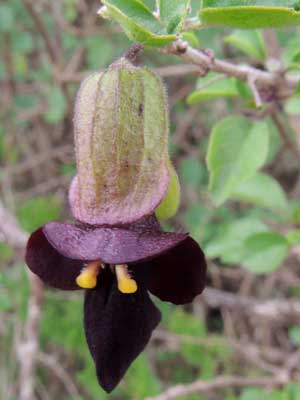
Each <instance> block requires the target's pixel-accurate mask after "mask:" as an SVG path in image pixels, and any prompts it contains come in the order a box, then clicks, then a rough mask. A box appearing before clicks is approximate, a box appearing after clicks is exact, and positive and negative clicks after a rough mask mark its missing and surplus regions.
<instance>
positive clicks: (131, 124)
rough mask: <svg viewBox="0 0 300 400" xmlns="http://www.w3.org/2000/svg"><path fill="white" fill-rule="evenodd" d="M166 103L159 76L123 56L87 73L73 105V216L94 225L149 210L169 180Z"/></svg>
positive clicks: (114, 222)
mask: <svg viewBox="0 0 300 400" xmlns="http://www.w3.org/2000/svg"><path fill="white" fill-rule="evenodd" d="M168 131H169V126H168V110H167V100H166V94H165V90H164V87H163V84H162V81H161V79H160V78H159V77H158V76H156V75H155V74H154V73H153V72H151V71H150V70H147V69H145V68H138V67H135V66H133V65H132V64H131V63H130V62H129V61H128V60H126V59H125V58H122V59H120V60H119V61H117V62H116V63H114V64H112V65H111V66H110V67H109V69H108V70H107V71H106V72H104V73H96V74H93V75H91V76H89V77H88V78H86V79H85V80H84V81H83V83H82V84H81V87H80V89H79V92H78V94H77V99H76V104H75V112H74V133H75V147H76V162H77V175H76V177H75V178H74V180H73V182H72V184H71V187H70V192H69V199H70V205H71V209H72V212H73V215H74V217H75V218H76V219H77V220H79V221H82V222H85V223H88V224H91V225H118V224H128V223H131V222H134V221H137V220H139V219H141V218H143V217H144V216H146V215H149V214H151V213H152V212H153V210H154V209H155V208H156V207H157V206H158V205H159V204H160V202H161V201H162V199H163V197H164V195H165V194H166V191H167V188H168V184H169V171H168V167H167V160H168Z"/></svg>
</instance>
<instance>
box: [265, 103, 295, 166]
mask: <svg viewBox="0 0 300 400" xmlns="http://www.w3.org/2000/svg"><path fill="white" fill-rule="evenodd" d="M271 118H272V120H273V122H274V124H275V126H276V128H277V129H278V132H279V134H280V136H281V138H282V140H283V142H284V143H285V145H286V147H287V148H288V149H289V150H290V151H291V152H292V153H293V154H294V155H295V156H296V157H297V160H299V156H300V152H299V151H298V148H297V145H296V143H293V141H292V140H291V139H290V137H289V134H288V132H287V131H286V128H285V126H284V125H283V123H282V122H281V120H280V117H279V116H278V110H275V111H274V112H273V113H272V115H271Z"/></svg>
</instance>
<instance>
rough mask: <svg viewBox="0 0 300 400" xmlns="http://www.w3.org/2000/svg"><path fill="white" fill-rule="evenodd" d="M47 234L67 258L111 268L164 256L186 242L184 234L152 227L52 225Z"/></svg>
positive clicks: (143, 225)
mask: <svg viewBox="0 0 300 400" xmlns="http://www.w3.org/2000/svg"><path fill="white" fill-rule="evenodd" d="M43 232H44V234H45V236H46V237H47V239H48V240H49V242H50V243H51V244H52V246H53V247H54V248H55V249H56V250H57V251H58V252H59V253H61V254H63V255H64V256H66V257H69V258H73V259H77V260H101V261H102V262H103V263H107V264H123V263H133V262H138V261H141V260H147V259H150V258H153V257H155V256H157V255H158V254H161V253H163V252H165V251H167V250H169V249H170V248H172V247H174V246H176V245H177V244H178V243H180V242H181V241H183V240H184V239H185V238H186V236H187V235H186V234H182V233H164V232H161V231H158V226H157V225H156V224H155V225H153V224H152V225H151V224H148V225H146V226H145V221H144V222H143V223H142V225H137V224H136V225H133V226H132V227H122V228H121V227H120V228H117V227H114V228H94V229H87V228H79V227H76V226H74V225H70V224H62V223H58V222H50V223H48V224H46V225H45V226H44V227H43Z"/></svg>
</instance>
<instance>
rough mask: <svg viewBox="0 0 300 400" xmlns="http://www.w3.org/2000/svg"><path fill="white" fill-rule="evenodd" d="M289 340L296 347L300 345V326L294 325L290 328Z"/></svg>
mask: <svg viewBox="0 0 300 400" xmlns="http://www.w3.org/2000/svg"><path fill="white" fill-rule="evenodd" d="M289 338H290V340H291V342H292V343H293V345H294V346H299V345H300V325H293V326H291V327H290V329H289Z"/></svg>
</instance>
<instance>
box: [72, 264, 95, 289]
mask: <svg viewBox="0 0 300 400" xmlns="http://www.w3.org/2000/svg"><path fill="white" fill-rule="evenodd" d="M100 268H101V262H100V261H91V262H90V263H88V264H87V266H86V267H84V268H83V270H82V271H81V273H80V275H78V276H77V278H76V283H77V285H78V286H80V287H82V288H83V289H93V288H94V287H96V285H97V276H98V274H99V272H100Z"/></svg>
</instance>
